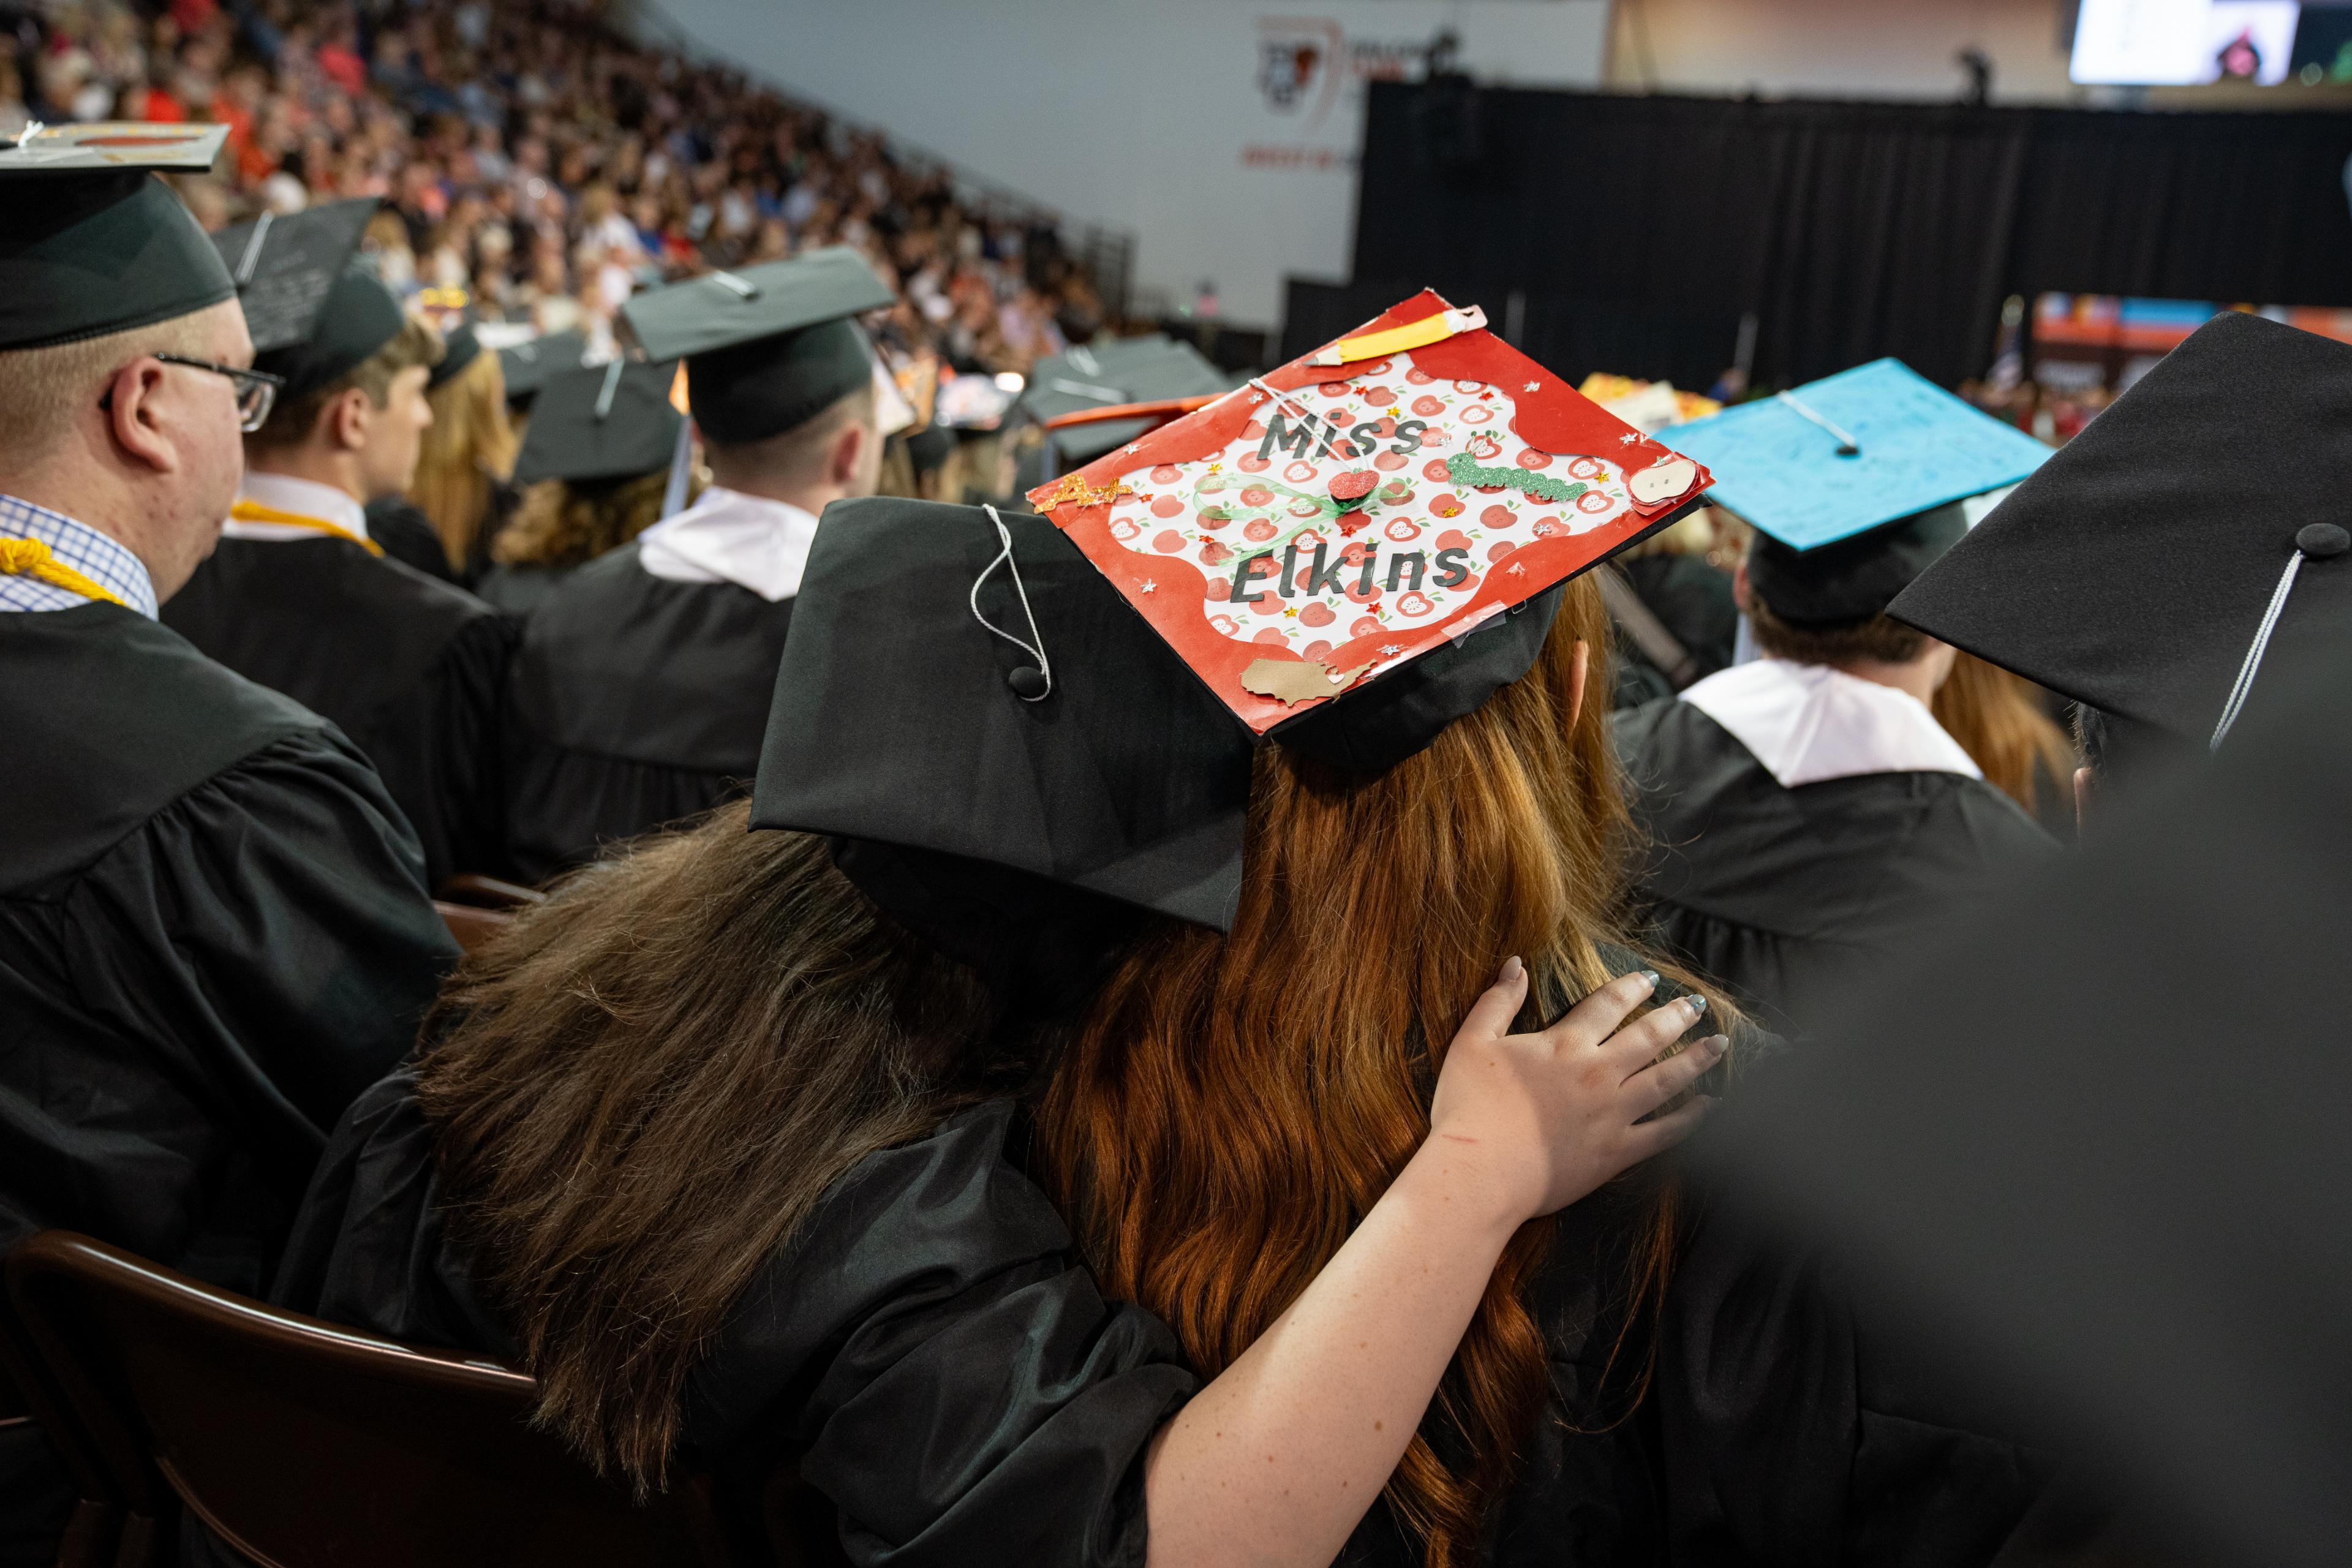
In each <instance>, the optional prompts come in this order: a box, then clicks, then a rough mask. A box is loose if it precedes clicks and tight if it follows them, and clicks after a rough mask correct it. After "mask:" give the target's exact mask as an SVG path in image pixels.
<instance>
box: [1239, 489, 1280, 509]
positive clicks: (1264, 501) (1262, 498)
mask: <svg viewBox="0 0 2352 1568" xmlns="http://www.w3.org/2000/svg"><path fill="white" fill-rule="evenodd" d="M1273 504H1274V492H1273V491H1272V490H1270V489H1266V488H1265V486H1264V485H1252V486H1250V488H1249V489H1245V490H1244V491H1243V492H1242V505H1244V506H1272V505H1273Z"/></svg>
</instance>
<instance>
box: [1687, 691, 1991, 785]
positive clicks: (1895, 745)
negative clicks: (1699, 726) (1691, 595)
mask: <svg viewBox="0 0 2352 1568" xmlns="http://www.w3.org/2000/svg"><path fill="white" fill-rule="evenodd" d="M1682 700H1684V701H1685V702H1687V703H1689V704H1690V705H1691V706H1692V707H1694V708H1696V709H1697V710H1699V711H1700V712H1702V713H1704V714H1706V716H1707V717H1708V718H1710V719H1712V720H1714V721H1716V722H1717V723H1718V724H1720V725H1722V726H1723V727H1724V728H1725V729H1726V730H1728V731H1731V735H1732V738H1733V739H1735V740H1737V741H1738V742H1739V743H1740V744H1741V745H1743V746H1745V747H1747V748H1748V751H1749V752H1753V753H1754V754H1755V757H1756V760H1757V761H1758V762H1759V763H1762V764H1763V765H1764V768H1765V770H1766V771H1767V772H1768V773H1770V774H1771V775H1772V776H1773V777H1774V778H1776V779H1778V780H1780V784H1781V786H1782V787H1783V788H1786V789H1794V788H1796V787H1797V786H1798V785H1799V784H1818V783H1820V782H1821V781H1822V780H1823V779H1842V778H1851V777H1853V776H1854V775H1856V774H1859V773H1964V774H1966V775H1967V776H1968V777H1969V778H1972V779H1980V778H1982V777H1984V772H1983V770H1982V769H1980V768H1979V767H1978V766H1977V764H1976V763H1975V762H1974V761H1972V760H1971V759H1970V758H1969V754H1968V752H1964V751H1962V750H1961V749H1960V743H1959V742H1958V741H1955V740H1953V739H1952V737H1951V736H1950V735H1948V734H1947V733H1946V732H1945V731H1944V727H1943V726H1942V725H1941V724H1938V723H1937V722H1936V716H1935V715H1934V714H1933V713H1931V712H1929V711H1928V710H1927V704H1926V703H1924V702H1922V701H1920V700H1918V699H1917V698H1916V697H1914V696H1912V695H1911V694H1910V693H1909V692H1907V691H1897V690H1896V689H1895V688H1893V687H1891V686H1881V685H1879V684H1878V683H1877V682H1876V681H1874V680H1864V679H1862V678H1861V677H1859V676H1854V675H1848V674H1846V673H1845V672H1844V671H1843V670H1838V669H1832V668H1829V667H1828V666H1827V665H1820V664H1796V663H1792V662H1791V661H1790V660H1788V659H1785V658H1759V659H1756V660H1753V661H1751V662H1749V663H1748V664H1737V665H1734V666H1732V667H1731V668H1729V669H1726V670H1722V671H1719V672H1718V673H1717V674H1714V675H1710V676H1708V677H1707V678H1706V679H1705V680H1702V681H1700V682H1698V683H1697V684H1696V685H1695V686H1693V687H1692V688H1691V689H1689V690H1687V691H1685V692H1684V693H1683V695H1682Z"/></svg>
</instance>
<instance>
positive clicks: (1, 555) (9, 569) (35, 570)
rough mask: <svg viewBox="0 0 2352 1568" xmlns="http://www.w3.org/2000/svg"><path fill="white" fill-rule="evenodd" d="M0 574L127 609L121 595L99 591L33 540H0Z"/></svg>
mask: <svg viewBox="0 0 2352 1568" xmlns="http://www.w3.org/2000/svg"><path fill="white" fill-rule="evenodd" d="M0 574H6V575H7V576H11V577H31V578H34V579H36V580H37V581H39V582H43V583H47V584H49V585H50V586H51V587H56V588H63V589H64V590H65V591H66V592H67V593H68V594H79V595H81V596H82V597H83V598H85V599H99V600H103V601H104V602H105V603H107V604H110V605H122V607H123V608H124V609H126V610H127V609H129V608H130V607H131V606H130V605H128V604H126V603H124V601H123V598H122V595H120V594H116V593H111V592H110V591H108V590H107V589H105V588H103V587H100V585H99V584H97V583H94V582H92V581H91V580H90V579H89V578H88V577H85V576H83V575H82V574H80V573H79V572H77V571H75V570H74V569H73V568H72V567H70V566H68V565H67V564H66V563H64V562H62V561H60V560H58V558H57V557H56V556H54V555H52V554H50V553H49V547H48V546H47V544H45V543H43V542H41V541H39V540H37V539H0Z"/></svg>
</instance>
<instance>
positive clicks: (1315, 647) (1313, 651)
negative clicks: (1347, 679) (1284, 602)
mask: <svg viewBox="0 0 2352 1568" xmlns="http://www.w3.org/2000/svg"><path fill="white" fill-rule="evenodd" d="M1298 618H1299V619H1300V620H1305V619H1306V618H1307V617H1306V616H1304V615H1302V616H1299V617H1298ZM1298 651H1299V652H1300V653H1302V654H1304V655H1306V656H1307V658H1326V657H1328V655H1329V654H1330V652H1331V645H1330V644H1329V643H1328V642H1325V641H1323V640H1322V639H1321V638H1319V637H1318V638H1317V639H1316V640H1315V641H1313V642H1311V643H1308V644H1307V646H1306V647H1303V648H1300V649H1299V650H1298Z"/></svg>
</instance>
